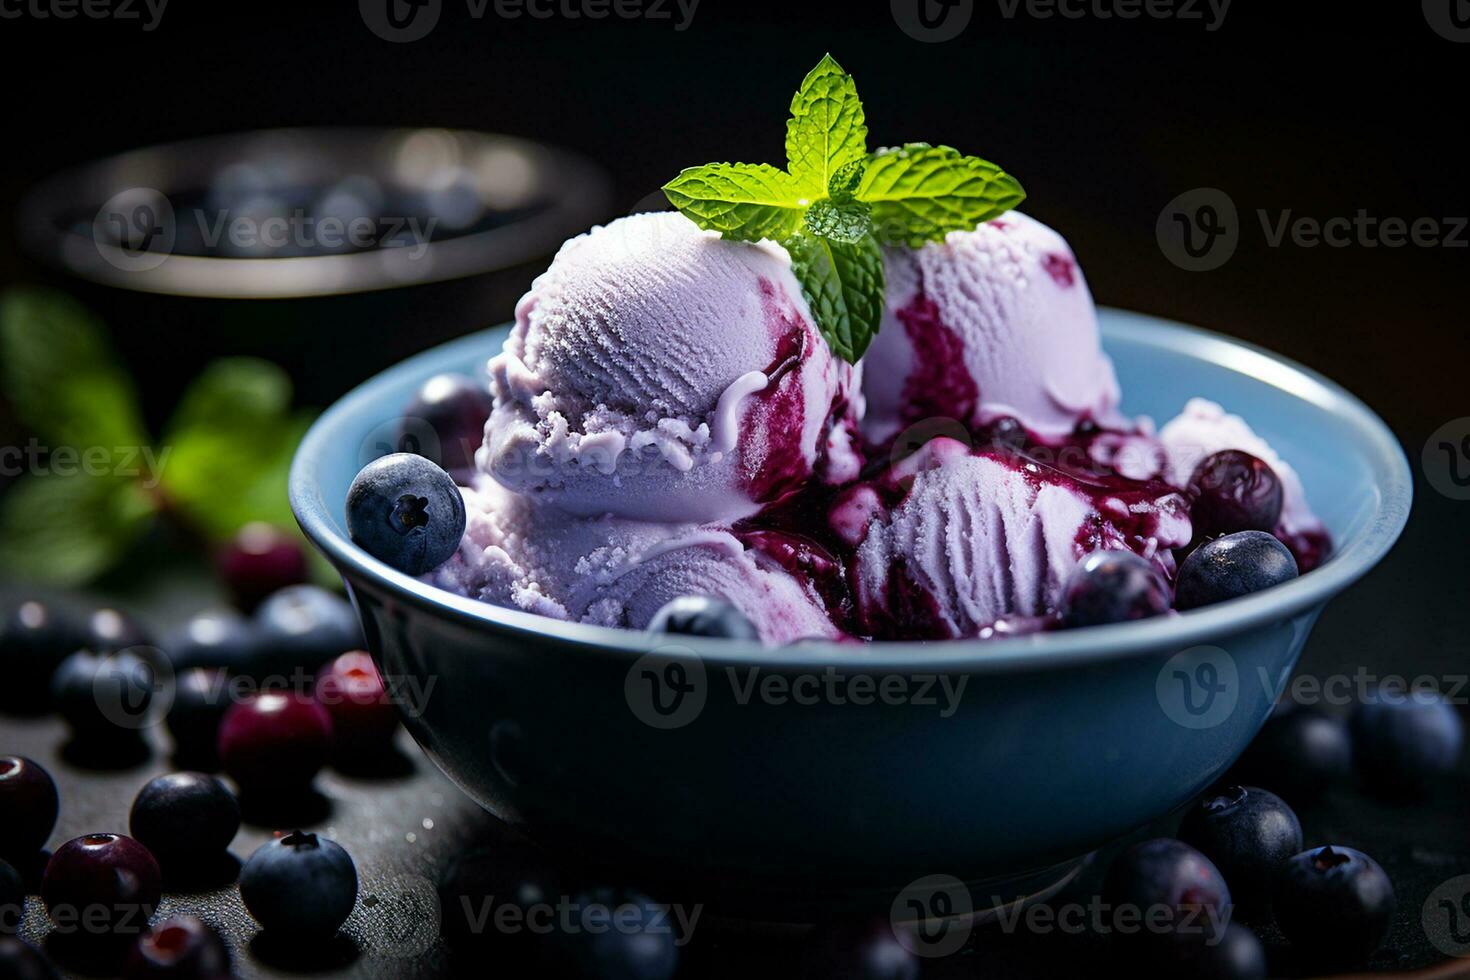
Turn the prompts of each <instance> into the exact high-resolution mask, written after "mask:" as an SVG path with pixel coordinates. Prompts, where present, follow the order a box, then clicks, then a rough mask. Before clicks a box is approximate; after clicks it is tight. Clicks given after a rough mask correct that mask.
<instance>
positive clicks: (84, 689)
mask: <svg viewBox="0 0 1470 980" xmlns="http://www.w3.org/2000/svg"><path fill="white" fill-rule="evenodd" d="M156 680H157V676H156V674H155V672H154V669H153V667H152V666H151V665H150V664H148V663H147V662H145V661H143V660H142V659H140V658H139V657H137V656H135V655H133V654H131V653H128V652H126V651H124V652H122V653H112V654H95V653H92V652H90V651H85V650H84V651H82V652H80V653H74V654H72V655H71V656H70V657H67V658H66V659H65V660H63V661H62V662H61V666H60V667H58V668H56V674H55V675H54V676H53V677H52V679H51V692H52V698H53V700H54V701H55V702H56V708H57V710H58V711H60V712H61V716H62V717H63V718H65V719H66V722H67V724H68V725H70V726H71V730H72V734H73V735H75V736H76V739H77V740H78V741H79V742H83V743H89V744H92V745H100V744H104V743H106V742H107V741H109V740H115V739H124V740H128V741H136V740H137V739H138V738H139V733H140V731H141V730H142V728H143V727H144V725H146V724H147V721H148V710H149V707H150V705H151V704H152V701H153V687H154V684H155V682H156Z"/></svg>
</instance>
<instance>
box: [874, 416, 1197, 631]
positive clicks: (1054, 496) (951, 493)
mask: <svg viewBox="0 0 1470 980" xmlns="http://www.w3.org/2000/svg"><path fill="white" fill-rule="evenodd" d="M1037 457H1038V454H1037V453H1035V452H1022V453H1014V452H1007V451H1005V450H999V449H993V448H985V449H981V450H978V451H976V450H972V449H970V447H968V446H966V445H964V444H962V443H958V442H956V441H954V440H949V439H936V440H933V441H932V442H930V443H929V444H927V445H926V446H925V447H924V448H923V449H921V450H920V451H919V452H917V453H915V454H914V455H913V456H910V457H909V458H908V459H906V460H904V461H902V462H900V463H899V464H897V465H896V466H894V467H893V468H892V470H891V471H890V472H889V473H887V474H885V476H884V477H883V481H882V482H883V483H884V484H885V485H886V488H887V489H889V490H890V491H891V490H893V489H899V490H901V491H902V493H903V495H902V498H901V500H900V501H899V502H898V503H897V504H896V505H895V506H893V507H892V508H891V509H889V510H887V511H886V512H882V511H880V512H878V513H877V514H876V515H875V516H874V518H873V520H872V521H871V523H870V524H869V526H868V528H867V531H866V533H865V535H864V537H863V540H862V542H861V544H860V545H859V546H858V548H857V553H856V556H855V565H854V570H853V581H854V588H855V591H856V605H857V613H858V616H859V619H860V621H861V622H862V624H863V632H864V633H866V634H868V635H873V636H878V637H886V638H893V637H896V636H903V635H921V636H925V637H928V638H941V639H942V638H951V637H962V636H975V635H977V634H978V633H980V632H981V631H982V630H983V629H984V628H986V627H991V626H993V625H994V624H995V623H996V622H997V621H999V620H1003V619H1006V618H1013V617H1021V618H1030V617H1045V616H1049V615H1051V614H1052V613H1054V612H1055V611H1056V609H1057V606H1058V602H1059V599H1060V596H1061V593H1062V589H1063V587H1064V586H1065V584H1066V582H1067V579H1068V577H1069V576H1070V575H1071V573H1072V571H1073V570H1074V569H1075V568H1076V566H1077V563H1078V561H1079V560H1081V559H1082V558H1083V557H1084V556H1085V555H1087V554H1088V553H1090V552H1092V551H1097V550H1103V549H1128V550H1132V551H1134V552H1136V553H1138V554H1140V555H1142V556H1144V557H1145V558H1149V559H1151V560H1153V561H1154V562H1156V563H1157V564H1158V566H1159V568H1160V570H1161V571H1162V572H1164V573H1165V575H1166V576H1167V577H1172V573H1173V571H1174V562H1173V555H1172V549H1173V548H1176V547H1180V546H1183V545H1184V544H1186V543H1188V541H1189V539H1190V534H1191V526H1190V521H1189V516H1188V503H1187V501H1185V500H1184V498H1183V497H1182V496H1181V495H1179V494H1178V493H1177V492H1175V491H1174V490H1173V489H1172V488H1171V487H1168V486H1167V485H1165V484H1163V483H1161V482H1159V481H1156V480H1146V481H1134V480H1131V479H1128V478H1126V477H1118V476H1116V475H1109V476H1092V475H1089V474H1088V473H1086V472H1085V467H1084V472H1079V471H1073V470H1070V469H1068V468H1065V467H1064V466H1063V465H1062V464H1061V463H1060V462H1059V461H1056V460H1053V461H1052V462H1051V463H1048V462H1042V461H1040V460H1039V459H1038V458H1037Z"/></svg>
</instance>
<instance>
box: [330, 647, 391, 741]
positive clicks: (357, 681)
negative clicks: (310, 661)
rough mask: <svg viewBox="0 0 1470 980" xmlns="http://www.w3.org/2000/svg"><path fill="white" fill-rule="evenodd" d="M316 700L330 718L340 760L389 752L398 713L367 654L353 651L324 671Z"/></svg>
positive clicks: (335, 660) (334, 661)
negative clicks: (353, 756) (347, 756)
mask: <svg viewBox="0 0 1470 980" xmlns="http://www.w3.org/2000/svg"><path fill="white" fill-rule="evenodd" d="M316 699H317V702H318V703H319V704H321V705H322V707H324V708H326V709H327V713H328V714H330V715H331V716H332V733H333V738H334V739H335V741H336V751H337V753H338V755H339V756H342V755H344V754H373V753H378V752H384V751H387V750H388V747H389V745H390V744H391V743H392V741H393V736H394V734H395V733H397V731H398V710H397V708H395V707H394V705H393V701H392V699H391V698H390V697H389V694H388V690H387V688H386V687H385V686H384V684H383V678H382V675H380V674H379V673H378V668H377V665H376V664H374V663H373V658H372V657H371V656H370V655H369V654H367V653H365V652H363V651H361V650H354V651H351V652H348V653H344V654H342V655H341V656H340V657H337V658H336V659H334V660H333V661H332V662H331V663H329V664H327V665H326V666H325V667H323V668H322V670H321V671H319V672H318V673H317V677H316Z"/></svg>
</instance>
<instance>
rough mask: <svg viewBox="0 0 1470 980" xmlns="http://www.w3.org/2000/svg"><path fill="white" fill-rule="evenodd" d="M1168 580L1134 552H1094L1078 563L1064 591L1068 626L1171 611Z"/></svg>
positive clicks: (1119, 620)
mask: <svg viewBox="0 0 1470 980" xmlns="http://www.w3.org/2000/svg"><path fill="white" fill-rule="evenodd" d="M1169 601H1170V597H1169V583H1168V582H1166V581H1164V576H1163V575H1162V574H1161V573H1160V572H1159V570H1158V569H1157V568H1155V567H1154V565H1153V563H1152V562H1150V561H1148V560H1146V559H1144V558H1140V557H1139V556H1138V555H1135V554H1134V553H1133V552H1131V551H1094V552H1093V553H1092V554H1090V555H1088V556H1087V557H1086V558H1084V559H1082V561H1081V562H1079V563H1078V565H1077V568H1076V570H1075V571H1073V573H1072V576H1071V578H1070V579H1069V580H1068V581H1067V586H1066V589H1065V590H1064V591H1063V593H1062V618H1063V620H1064V621H1065V622H1066V624H1067V625H1068V626H1102V625H1105V624H1107V623H1125V622H1129V621H1130V620H1135V619H1147V618H1149V617H1152V616H1161V615H1163V614H1164V613H1166V612H1168V611H1169Z"/></svg>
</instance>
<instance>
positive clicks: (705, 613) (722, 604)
mask: <svg viewBox="0 0 1470 980" xmlns="http://www.w3.org/2000/svg"><path fill="white" fill-rule="evenodd" d="M648 631H649V632H650V633H672V634H674V635H676V636H715V637H723V638H725V639H731V640H749V641H751V642H752V643H759V642H760V633H758V632H757V631H756V628H755V626H754V625H753V624H752V623H751V621H750V620H749V619H746V618H745V615H744V614H743V613H742V612H741V611H740V610H739V609H736V608H735V607H734V606H733V605H731V604H730V603H728V602H726V601H725V600H724V599H715V598H712V597H710V596H702V595H686V596H680V597H679V598H677V599H673V600H671V601H669V602H668V603H666V604H665V605H664V606H663V608H661V609H659V611H658V612H656V613H654V616H653V619H652V620H651V621H649V624H648Z"/></svg>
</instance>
